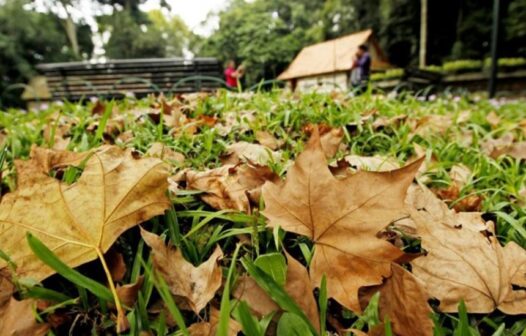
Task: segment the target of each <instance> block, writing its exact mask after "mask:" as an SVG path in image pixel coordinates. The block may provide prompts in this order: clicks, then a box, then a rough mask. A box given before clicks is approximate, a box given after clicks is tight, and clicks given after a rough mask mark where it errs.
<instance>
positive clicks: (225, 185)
mask: <svg viewBox="0 0 526 336" xmlns="http://www.w3.org/2000/svg"><path fill="white" fill-rule="evenodd" d="M185 175H186V177H185V179H186V187H187V189H194V190H201V191H203V192H205V194H203V195H201V199H202V200H203V201H204V202H206V203H208V204H209V205H210V206H211V207H213V208H214V209H218V210H226V209H233V210H239V211H245V212H249V210H250V204H251V202H253V203H255V204H258V202H259V198H260V195H261V186H262V185H263V184H264V183H265V182H266V181H275V182H277V181H279V177H278V176H277V175H276V174H275V173H274V172H272V170H270V168H268V167H266V166H261V165H258V164H241V165H237V166H235V165H230V164H229V165H225V166H223V167H219V168H215V169H210V170H206V171H203V172H194V171H186V173H185Z"/></svg>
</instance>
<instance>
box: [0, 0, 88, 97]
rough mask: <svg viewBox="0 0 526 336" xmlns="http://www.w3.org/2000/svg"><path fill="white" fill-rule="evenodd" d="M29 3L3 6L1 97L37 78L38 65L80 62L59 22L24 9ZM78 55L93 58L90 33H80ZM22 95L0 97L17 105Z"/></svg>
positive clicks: (21, 0) (0, 26) (83, 28)
mask: <svg viewBox="0 0 526 336" xmlns="http://www.w3.org/2000/svg"><path fill="white" fill-rule="evenodd" d="M28 3H29V1H28V0H12V1H8V2H7V3H6V4H4V5H3V6H0V50H2V52H0V94H1V93H2V92H3V91H4V90H5V88H6V87H7V86H8V85H10V84H14V83H24V82H27V80H28V79H29V78H30V77H31V76H33V75H34V74H35V65H36V64H37V63H44V62H64V61H71V60H75V59H77V58H76V57H75V53H74V52H73V50H72V48H71V46H70V44H69V43H68V39H67V36H66V34H65V33H64V30H63V29H62V27H61V26H60V22H59V20H58V18H57V17H56V16H55V15H53V14H51V13H37V12H34V11H30V10H26V9H24V6H25V5H27V4H28ZM78 34H79V37H80V38H79V40H78V42H79V52H80V53H81V54H85V55H86V56H87V57H89V56H90V55H91V52H92V50H93V44H92V42H91V30H90V29H89V27H87V26H85V25H81V26H80V27H79V29H78ZM18 96H19V92H16V93H11V94H9V96H6V95H4V96H3V97H0V98H1V99H2V101H3V102H5V101H6V100H7V101H9V102H17V101H19V99H18Z"/></svg>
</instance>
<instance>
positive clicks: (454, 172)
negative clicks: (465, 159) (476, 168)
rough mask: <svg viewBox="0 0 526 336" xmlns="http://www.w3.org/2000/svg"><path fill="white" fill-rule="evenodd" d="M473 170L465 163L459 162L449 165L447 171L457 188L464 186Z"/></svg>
mask: <svg viewBox="0 0 526 336" xmlns="http://www.w3.org/2000/svg"><path fill="white" fill-rule="evenodd" d="M472 174H473V172H472V171H471V169H469V168H468V167H466V166H465V165H463V164H461V163H459V164H455V165H453V166H452V167H451V169H450V171H449V177H450V178H451V181H453V182H454V183H455V184H456V185H457V186H458V187H459V188H462V187H463V186H465V185H466V184H467V183H468V182H469V179H470V177H471V175H472Z"/></svg>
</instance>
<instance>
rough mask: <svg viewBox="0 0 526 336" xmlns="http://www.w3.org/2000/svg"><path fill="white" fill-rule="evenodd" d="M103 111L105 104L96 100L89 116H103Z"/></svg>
mask: <svg viewBox="0 0 526 336" xmlns="http://www.w3.org/2000/svg"><path fill="white" fill-rule="evenodd" d="M104 111H106V104H104V103H103V102H101V101H100V100H97V101H96V102H95V104H93V106H92V107H91V114H92V115H93V114H97V115H103V114H104Z"/></svg>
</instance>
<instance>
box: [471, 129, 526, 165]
mask: <svg viewBox="0 0 526 336" xmlns="http://www.w3.org/2000/svg"><path fill="white" fill-rule="evenodd" d="M481 147H482V151H483V152H484V153H486V154H487V155H489V156H490V157H492V158H494V159H496V158H498V157H499V156H501V155H509V156H511V157H513V158H516V159H520V160H524V159H526V141H521V142H514V138H513V135H512V134H510V133H507V134H505V135H504V136H502V137H501V138H498V139H488V140H486V141H485V142H483V143H482V145H481Z"/></svg>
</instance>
